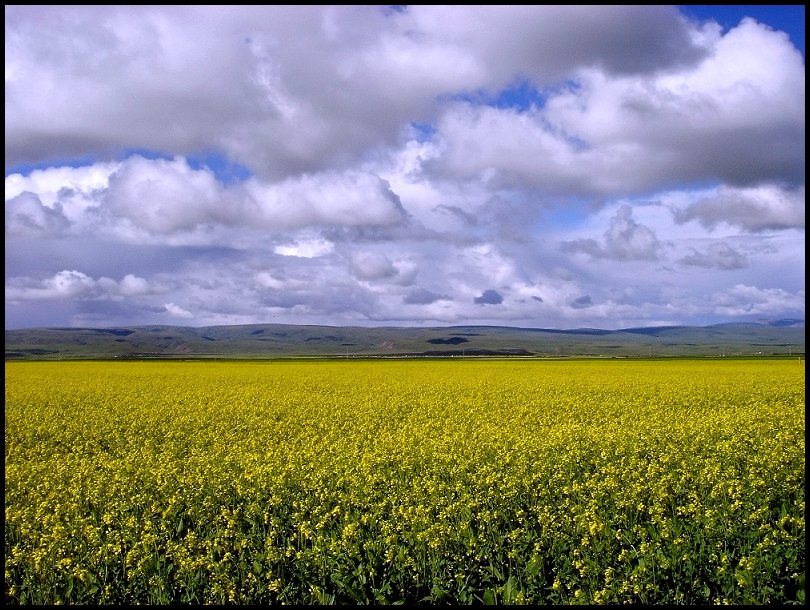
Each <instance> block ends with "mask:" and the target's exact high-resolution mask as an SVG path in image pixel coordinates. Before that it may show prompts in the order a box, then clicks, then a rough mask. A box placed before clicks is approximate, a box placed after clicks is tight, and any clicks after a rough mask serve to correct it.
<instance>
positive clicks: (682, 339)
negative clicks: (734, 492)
mask: <svg viewBox="0 0 810 610" xmlns="http://www.w3.org/2000/svg"><path fill="white" fill-rule="evenodd" d="M800 354H804V320H775V321H768V322H760V323H746V324H736V323H735V324H717V325H712V326H658V327H641V328H625V329H621V330H603V329H596V328H578V329H569V330H559V329H548V328H518V327H509V326H449V327H395V326H392V327H374V328H368V327H358V326H311V325H287V324H251V325H234V326H206V327H200V328H192V327H185V326H128V327H114V328H26V329H17V330H6V360H43V359H47V360H57V359H65V360H67V359H88V358H93V359H96V358H101V359H107V358H117V359H142V358H172V359H188V358H251V359H257V358H289V357H319V356H320V357H341V358H357V357H432V356H463V357H473V356H538V357H572V356H579V357H656V356H659V357H672V356H755V355H768V356H776V355H779V356H781V355H785V356H791V355H792V356H797V355H800Z"/></svg>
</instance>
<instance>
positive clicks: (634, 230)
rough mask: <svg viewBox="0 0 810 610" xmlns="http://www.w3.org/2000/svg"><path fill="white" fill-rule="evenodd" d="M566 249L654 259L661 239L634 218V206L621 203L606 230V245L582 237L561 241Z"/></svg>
mask: <svg viewBox="0 0 810 610" xmlns="http://www.w3.org/2000/svg"><path fill="white" fill-rule="evenodd" d="M562 249H563V251H566V252H584V253H586V254H588V255H590V256H591V257H593V258H609V259H612V260H638V259H646V260H655V259H656V258H657V255H658V250H659V249H660V244H659V242H658V238H657V237H656V236H655V233H653V232H652V231H651V230H650V229H649V228H648V227H645V226H643V225H640V224H638V223H636V222H635V221H634V220H633V209H632V208H631V207H630V206H629V205H622V206H621V207H620V208H619V209H618V211H617V212H616V215H615V216H614V217H613V218H612V219H611V221H610V228H609V229H608V230H607V231H605V239H604V244H603V245H602V244H599V243H598V242H597V241H595V240H593V239H579V240H575V241H571V242H564V243H563V244H562Z"/></svg>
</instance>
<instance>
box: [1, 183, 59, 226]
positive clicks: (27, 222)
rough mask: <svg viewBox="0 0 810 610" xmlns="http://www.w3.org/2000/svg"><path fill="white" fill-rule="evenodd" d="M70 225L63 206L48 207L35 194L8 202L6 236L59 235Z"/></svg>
mask: <svg viewBox="0 0 810 610" xmlns="http://www.w3.org/2000/svg"><path fill="white" fill-rule="evenodd" d="M69 224H70V222H69V221H68V219H67V218H66V217H65V215H64V214H63V213H62V206H61V205H59V204H58V203H57V204H56V205H55V206H54V207H53V208H50V207H47V206H45V205H43V204H42V201H41V200H40V198H39V196H38V195H36V194H35V193H31V192H29V191H23V192H22V193H20V194H19V195H17V196H16V197H13V198H11V199H7V200H6V235H58V234H59V233H61V232H62V231H63V230H65V229H66V228H67V227H68V225H69Z"/></svg>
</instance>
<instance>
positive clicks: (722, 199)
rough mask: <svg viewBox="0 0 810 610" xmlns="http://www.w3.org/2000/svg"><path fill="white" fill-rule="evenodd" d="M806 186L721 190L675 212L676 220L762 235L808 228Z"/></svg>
mask: <svg viewBox="0 0 810 610" xmlns="http://www.w3.org/2000/svg"><path fill="white" fill-rule="evenodd" d="M804 208H805V196H804V187H803V186H802V187H801V188H797V189H786V188H782V187H778V186H775V185H761V186H759V187H756V188H748V189H736V188H728V187H721V188H719V189H718V190H717V191H716V192H715V193H713V194H712V195H710V196H708V197H705V198H702V199H700V200H698V201H696V202H694V203H692V204H691V205H689V206H687V207H686V208H685V209H682V210H677V209H676V210H675V211H674V214H675V221H676V222H678V223H681V224H683V223H686V222H689V221H691V220H697V221H698V222H700V223H701V224H702V225H703V226H705V227H707V228H709V229H714V228H715V227H716V226H718V225H719V224H721V223H725V224H728V225H734V226H738V227H740V228H741V229H743V230H745V231H748V232H751V233H758V232H763V231H778V230H782V229H791V228H796V229H804Z"/></svg>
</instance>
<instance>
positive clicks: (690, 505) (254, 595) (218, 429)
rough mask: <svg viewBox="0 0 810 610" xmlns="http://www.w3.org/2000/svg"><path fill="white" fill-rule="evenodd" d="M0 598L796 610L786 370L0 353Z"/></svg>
mask: <svg viewBox="0 0 810 610" xmlns="http://www.w3.org/2000/svg"><path fill="white" fill-rule="evenodd" d="M5 399H6V410H5V420H6V421H5V530H4V536H5V583H6V594H5V600H6V603H8V604H23V603H26V604H27V603H35V604H36V603H47V604H51V603H74V604H76V603H94V604H95V603H116V604H120V603H153V604H168V603H217V604H218V603H240V604H242V603H268V604H275V603H278V604H281V603H285V604H288V603H297V604H331V603H335V604H337V603H375V604H376V603H379V604H386V603H395V602H406V603H431V604H433V603H482V602H485V603H510V604H535V603H543V604H611V603H651V604H652V603H655V604H659V603H673V604H726V603H731V604H738V603H745V604H749V603H752V604H762V603H791V602H794V603H796V602H797V603H803V602H804V566H805V537H806V533H805V523H804V515H805V504H804V502H805V501H804V486H805V462H804V457H805V446H804V442H805V441H804V438H805V430H804V368H803V366H802V365H798V364H797V363H796V362H795V361H779V360H774V361H766V360H746V361H743V360H740V361H731V360H729V361H703V360H701V361H698V360H695V361H687V360H683V361H681V360H678V361H651V362H641V361H567V362H563V361H503V360H490V361H479V360H475V361H466V360H465V361H429V362H428V361H366V362H343V361H340V362H339V361H331V362H330V361H308V362H294V361H279V362H269V363H261V362H239V363H217V362H130V363H122V362H106V363H101V362H69V363H68V362H60V363H53V362H51V363H44V362H27V363H16V362H14V363H6V386H5Z"/></svg>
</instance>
